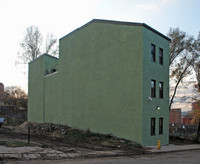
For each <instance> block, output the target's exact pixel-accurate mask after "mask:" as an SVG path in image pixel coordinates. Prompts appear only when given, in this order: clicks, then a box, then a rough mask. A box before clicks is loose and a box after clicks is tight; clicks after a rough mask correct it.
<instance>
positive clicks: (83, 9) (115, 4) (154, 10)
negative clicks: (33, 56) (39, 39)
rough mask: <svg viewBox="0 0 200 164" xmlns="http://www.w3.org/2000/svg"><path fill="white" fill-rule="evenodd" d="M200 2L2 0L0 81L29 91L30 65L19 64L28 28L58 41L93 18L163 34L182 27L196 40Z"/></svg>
mask: <svg viewBox="0 0 200 164" xmlns="http://www.w3.org/2000/svg"><path fill="white" fill-rule="evenodd" d="M199 10H200V0H0V21H1V25H0V49H1V52H0V82H2V83H4V85H5V86H12V85H13V86H21V87H22V89H24V90H26V91H27V88H28V78H27V77H28V75H27V70H28V66H27V65H20V64H17V65H16V61H17V54H18V52H19V50H20V42H21V41H22V40H23V38H24V35H25V31H26V28H27V27H29V26H31V25H34V26H38V27H39V29H40V31H41V33H42V34H43V35H47V33H52V34H54V36H55V37H57V38H58V39H59V38H61V37H63V36H65V35H66V34H68V33H70V32H71V31H73V30H75V29H76V28H79V27H80V26H82V25H84V24H86V23H87V22H89V21H90V20H92V19H106V20H118V21H128V22H140V23H146V24H148V25H149V26H151V27H153V28H154V29H156V30H158V31H159V32H161V33H163V34H165V35H166V34H167V33H168V31H169V28H170V27H172V28H176V27H179V28H180V29H181V30H182V31H185V32H187V33H188V34H189V35H193V36H194V37H197V35H198V32H199V31H200V21H199V14H198V13H199Z"/></svg>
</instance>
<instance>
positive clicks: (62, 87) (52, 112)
mask: <svg viewBox="0 0 200 164" xmlns="http://www.w3.org/2000/svg"><path fill="white" fill-rule="evenodd" d="M152 39H153V40H152ZM153 41H155V44H160V45H164V47H163V49H164V50H165V48H166V52H165V54H166V55H167V53H168V49H169V43H168V41H166V40H165V39H163V38H161V37H160V36H158V35H157V34H155V33H152V32H151V31H150V32H149V30H148V29H146V28H145V27H143V26H127V25H122V24H112V23H111V24H110V23H102V22H101V23H99V22H93V23H91V24H89V25H87V26H86V27H84V28H81V29H80V30H77V31H75V32H72V33H71V34H69V35H67V36H66V37H63V38H62V39H60V49H59V52H60V55H59V56H60V58H59V61H58V60H57V59H53V58H51V57H49V56H47V55H44V56H43V57H40V58H39V59H37V60H35V61H34V62H32V63H30V64H29V113H28V114H29V117H28V118H29V120H30V121H36V122H42V121H43V122H54V123H61V124H68V125H69V126H73V127H78V128H81V129H90V130H91V131H93V132H100V133H111V134H113V135H116V136H119V137H123V138H127V139H131V140H134V141H136V142H139V143H141V144H143V145H151V144H154V145H155V141H156V140H157V135H156V136H155V137H151V138H150V132H149V129H150V117H151V116H156V117H159V116H163V117H167V115H168V114H167V115H165V114H166V111H164V112H163V111H162V108H163V109H164V108H165V107H166V104H168V97H167V94H168V93H167V92H168V88H167V87H166V88H165V89H166V91H165V97H166V99H163V100H162V101H160V100H156V103H155V102H153V101H152V102H147V101H146V98H147V97H148V96H149V95H150V82H149V80H150V79H151V77H150V75H152V76H153V78H156V80H157V79H158V80H163V82H164V84H165V83H166V86H167V85H168V79H167V78H168V74H167V73H168V70H167V71H166V69H168V64H167V63H165V64H166V67H165V66H162V67H163V68H161V72H160V73H156V74H155V73H153V74H152V72H151V70H150V69H148V67H152V68H151V69H152V71H154V70H157V68H158V67H160V66H157V65H158V64H156V66H154V65H152V63H151V60H150V45H151V42H153ZM167 46H168V47H167ZM166 60H167V57H166ZM153 64H155V63H153ZM54 67H56V69H57V70H58V71H57V72H54V73H53V74H49V75H46V76H44V73H45V71H46V70H47V69H48V70H49V69H51V68H54ZM163 73H164V74H163ZM160 75H162V76H165V77H163V78H162V77H159V76H160ZM159 78H160V79H159ZM37 86H38V88H37V90H34V88H35V87H37ZM38 95H41V96H40V97H38ZM157 103H158V104H160V106H161V110H160V112H159V113H158V112H157V111H155V110H153V109H154V107H155V106H156V105H157ZM164 121H165V123H166V124H167V123H168V122H167V121H168V120H167V119H165V118H164ZM164 127H165V129H164V131H166V130H167V129H168V127H167V126H164ZM166 135H167V133H164V135H163V137H162V139H163V142H166V143H167V142H168V141H167V140H166V139H165V138H166V137H165V136H166Z"/></svg>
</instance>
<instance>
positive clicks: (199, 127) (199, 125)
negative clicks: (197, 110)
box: [197, 121, 200, 142]
mask: <svg viewBox="0 0 200 164" xmlns="http://www.w3.org/2000/svg"><path fill="white" fill-rule="evenodd" d="M199 135H200V121H199V123H198V128H197V142H199Z"/></svg>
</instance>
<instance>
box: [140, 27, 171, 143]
mask: <svg viewBox="0 0 200 164" xmlns="http://www.w3.org/2000/svg"><path fill="white" fill-rule="evenodd" d="M143 38H144V39H143V47H144V51H143V55H144V61H143V62H144V67H143V72H144V73H143V88H144V90H143V104H144V106H143V144H144V145H156V143H157V140H161V144H163V145H165V144H168V143H169V127H168V126H169V41H167V40H165V39H163V38H162V37H161V36H159V35H156V34H155V33H153V32H152V31H150V30H148V29H146V28H143ZM151 44H154V45H156V62H152V61H151ZM159 48H162V49H163V50H164V51H163V52H164V55H163V56H164V58H163V65H161V64H159ZM151 79H154V80H156V98H152V101H148V100H147V98H148V97H150V96H151ZM160 81H161V82H163V83H164V97H163V99H160V98H159V82H160ZM157 107H160V110H156V108H157ZM151 117H155V118H156V128H155V132H156V135H155V136H151V135H150V122H151V120H150V119H151ZM160 117H161V118H163V121H164V126H163V128H164V129H163V135H159V118H160Z"/></svg>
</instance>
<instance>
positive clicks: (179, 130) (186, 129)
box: [169, 124, 197, 140]
mask: <svg viewBox="0 0 200 164" xmlns="http://www.w3.org/2000/svg"><path fill="white" fill-rule="evenodd" d="M169 134H170V135H171V136H178V137H181V138H186V139H190V140H193V139H194V137H195V135H196V134H197V125H191V124H189V125H184V124H170V125H169Z"/></svg>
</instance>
